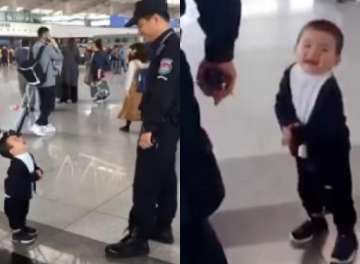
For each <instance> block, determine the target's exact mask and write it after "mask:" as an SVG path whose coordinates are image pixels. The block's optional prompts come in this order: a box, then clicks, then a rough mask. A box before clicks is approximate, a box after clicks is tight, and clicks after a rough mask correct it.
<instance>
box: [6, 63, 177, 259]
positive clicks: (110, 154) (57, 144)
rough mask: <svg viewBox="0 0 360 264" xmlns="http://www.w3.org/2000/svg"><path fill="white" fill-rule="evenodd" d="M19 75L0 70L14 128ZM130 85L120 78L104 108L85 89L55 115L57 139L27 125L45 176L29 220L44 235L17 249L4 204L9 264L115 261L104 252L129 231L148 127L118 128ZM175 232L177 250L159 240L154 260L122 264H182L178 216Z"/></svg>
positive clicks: (113, 82) (154, 245)
mask: <svg viewBox="0 0 360 264" xmlns="http://www.w3.org/2000/svg"><path fill="white" fill-rule="evenodd" d="M16 74H17V73H16V69H15V68H13V67H10V68H8V69H4V68H0V79H1V85H0V90H1V91H0V92H1V97H0V106H1V107H0V124H1V126H2V127H3V126H7V125H9V123H11V121H12V120H11V118H9V117H14V116H15V114H14V113H15V112H14V111H13V110H11V109H12V108H13V105H14V104H16V103H17V102H18V101H19V94H18V87H17V77H16V76H17V75H16ZM82 79H83V76H81V77H80V80H82ZM123 83H124V77H123V76H118V75H117V76H114V77H113V78H112V80H111V87H112V96H111V99H110V100H109V102H108V103H106V104H104V105H94V104H92V103H91V101H90V94H89V89H88V88H87V87H86V86H84V85H81V87H79V93H80V96H79V97H80V102H79V103H78V104H66V105H65V104H62V105H58V106H57V109H56V112H55V113H54V115H53V118H52V123H53V124H54V125H55V126H56V128H57V130H58V133H57V134H56V135H55V136H51V137H47V138H36V137H34V136H32V135H30V134H29V133H28V132H27V127H28V124H25V129H24V133H25V137H26V139H27V140H28V144H29V146H30V149H31V151H32V152H33V154H34V155H35V157H36V158H37V161H38V163H39V165H40V166H42V167H43V169H44V171H45V178H44V180H43V181H41V182H40V183H39V185H38V195H37V196H36V197H35V198H34V199H33V200H32V203H31V210H30V215H29V219H30V220H31V221H33V225H35V226H36V227H38V228H39V230H40V238H39V240H38V242H37V243H36V244H35V245H34V246H33V247H31V248H29V249H26V248H14V247H13V245H12V244H11V242H10V236H9V233H8V231H9V230H8V225H7V220H6V218H5V217H4V215H3V213H2V210H3V208H2V206H1V207H0V263H1V264H8V263H12V264H15V263H16V264H23V263H24V264H26V263H47V264H55V263H56V264H68V263H72V264H73V263H74V264H75V263H89V264H90V263H91V264H102V263H114V262H111V261H110V260H106V259H105V257H104V247H105V244H106V243H113V242H117V241H118V240H119V239H120V238H121V237H122V236H123V231H124V230H125V229H126V227H127V218H128V212H129V209H130V207H131V195H132V181H133V174H134V163H135V154H136V153H135V151H136V143H137V136H138V133H139V130H140V125H139V124H134V126H133V127H132V132H131V133H130V134H122V133H120V132H119V130H118V129H119V127H120V126H121V125H122V123H121V122H120V121H119V120H118V119H117V118H116V116H117V113H118V111H119V109H120V106H121V98H123V91H122V85H123ZM33 118H34V117H31V118H29V120H31V119H33ZM10 126H11V125H10ZM7 164H8V161H7V160H5V159H3V158H1V159H0V171H1V173H0V197H1V199H2V197H3V179H4V177H5V175H6V174H5V173H6V169H7ZM1 203H2V202H1ZM174 230H175V234H176V243H175V245H174V246H163V245H160V244H157V243H151V245H150V246H151V249H152V250H151V256H150V257H149V258H146V259H138V260H133V261H130V260H129V261H117V262H115V263H134V264H135V263H154V264H157V263H159V264H160V263H180V257H179V233H180V232H179V230H180V229H179V220H178V218H177V219H176V220H175V223H174ZM10 252H16V254H11V255H10ZM18 255H21V256H28V257H29V258H30V259H31V260H32V261H33V262H31V261H29V262H19V261H18V259H19V258H20V257H19V256H18ZM3 259H5V260H4V261H3ZM14 259H15V260H14ZM36 261H38V262H36Z"/></svg>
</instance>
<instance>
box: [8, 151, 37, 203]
mask: <svg viewBox="0 0 360 264" xmlns="http://www.w3.org/2000/svg"><path fill="white" fill-rule="evenodd" d="M32 158H33V160H34V157H33V156H32ZM34 166H35V171H34V173H30V172H29V170H28V168H27V167H26V165H25V164H24V162H23V161H22V160H19V159H16V158H13V159H12V160H11V162H10V167H9V169H8V171H7V173H8V177H7V178H6V179H5V194H7V195H9V196H10V197H11V198H14V199H19V200H29V199H31V198H32V191H33V190H34V191H36V181H37V180H39V177H38V175H37V174H36V171H37V170H41V169H40V168H39V167H38V166H37V165H36V163H35V160H34ZM41 171H42V170H41Z"/></svg>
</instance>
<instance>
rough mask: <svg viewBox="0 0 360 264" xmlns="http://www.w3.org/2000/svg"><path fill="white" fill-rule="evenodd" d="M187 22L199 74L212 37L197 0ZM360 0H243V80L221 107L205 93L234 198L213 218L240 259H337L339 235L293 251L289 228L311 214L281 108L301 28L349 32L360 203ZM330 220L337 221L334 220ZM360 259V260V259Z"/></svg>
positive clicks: (340, 72) (291, 262) (350, 111)
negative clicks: (331, 24) (340, 0)
mask: <svg viewBox="0 0 360 264" xmlns="http://www.w3.org/2000/svg"><path fill="white" fill-rule="evenodd" d="M187 2H188V7H189V8H188V10H187V14H186V16H185V17H184V18H183V19H182V21H181V25H182V28H183V38H182V44H181V45H182V47H183V48H184V49H185V51H186V52H187V55H188V59H189V61H190V64H191V66H192V70H193V73H194V74H195V73H196V67H197V65H198V64H199V62H200V61H201V59H202V58H203V52H202V43H203V39H204V36H203V34H202V32H201V29H200V28H199V26H198V25H197V23H196V18H197V11H196V8H195V6H194V4H193V3H192V1H191V0H189V1H187ZM359 13H360V3H355V2H351V1H348V2H346V3H344V4H337V3H336V1H335V0H243V20H242V26H241V29H240V37H239V40H238V42H237V46H236V66H237V67H238V72H239V82H238V87H237V90H236V91H235V95H234V96H233V97H231V98H229V99H227V100H226V101H224V102H223V103H222V104H220V105H219V106H217V107H215V106H214V105H213V103H212V101H211V99H209V98H205V97H204V96H203V95H202V94H201V92H200V91H199V90H197V94H198V98H199V101H200V104H201V107H202V120H203V124H204V126H205V127H206V128H207V129H208V132H209V134H210V136H211V138H212V140H213V143H214V145H215V152H216V154H217V156H218V158H219V163H220V166H221V168H222V170H223V176H224V181H225V185H226V187H227V198H226V200H225V202H224V204H223V206H222V208H221V209H220V210H219V212H218V213H217V214H216V215H215V216H214V217H213V219H212V221H213V223H214V225H215V227H216V229H217V231H218V233H219V236H220V237H221V240H222V241H223V243H224V246H225V248H226V253H227V256H228V258H229V263H232V264H233V263H234V264H264V263H266V264H300V263H301V264H315V263H316V264H322V263H326V261H327V260H329V256H330V254H331V251H332V247H333V245H334V240H335V236H336V233H335V231H334V228H333V227H332V230H331V233H330V235H329V237H327V238H326V239H324V241H317V243H315V244H314V245H312V246H310V247H309V248H308V249H307V250H306V251H303V250H298V249H293V248H292V247H290V245H289V242H288V231H289V230H290V229H291V228H293V227H294V226H295V225H297V224H299V223H300V222H301V221H302V220H303V219H304V217H305V214H304V212H303V210H302V208H301V205H300V202H299V199H298V197H297V193H296V173H295V164H294V162H293V161H292V160H291V159H290V158H289V157H288V155H287V154H286V149H283V148H282V147H281V144H280V133H279V129H278V125H277V122H276V120H275V115H274V111H273V105H274V97H275V94H276V92H277V90H278V85H279V80H280V78H281V76H282V74H283V71H284V69H285V68H286V67H287V66H288V65H290V64H291V63H292V62H293V59H294V53H293V50H294V45H295V40H296V37H297V34H298V32H299V31H300V29H301V27H302V26H303V25H304V24H305V23H306V22H307V21H309V20H310V19H313V18H328V19H331V20H333V21H335V22H336V23H338V24H339V25H340V26H341V27H342V28H343V30H344V33H345V37H346V40H345V42H346V43H345V50H344V53H343V56H342V62H341V65H340V66H339V67H338V69H337V70H336V75H337V77H338V80H339V82H340V84H341V87H342V89H343V94H344V102H345V107H346V112H347V115H348V122H349V126H350V128H351V132H352V134H351V135H352V136H351V139H352V142H353V145H354V149H353V153H352V167H353V174H354V175H353V178H354V193H355V199H356V204H357V208H358V209H359V204H360V203H359V202H360V197H359V194H360V166H359V160H360V148H359V145H360V118H359V116H360V106H359V98H360V89H359V83H360V74H359V72H360V67H359V66H360V49H359V46H360V35H359V25H360V16H359ZM358 212H360V210H358ZM329 221H330V223H332V221H331V219H330V218H329ZM356 263H360V259H359V260H357V262H356Z"/></svg>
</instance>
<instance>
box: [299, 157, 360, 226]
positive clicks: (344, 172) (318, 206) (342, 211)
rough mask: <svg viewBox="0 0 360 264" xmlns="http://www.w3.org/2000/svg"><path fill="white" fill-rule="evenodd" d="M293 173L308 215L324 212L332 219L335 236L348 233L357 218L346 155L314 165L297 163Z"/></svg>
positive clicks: (301, 161) (305, 162) (303, 161)
mask: <svg viewBox="0 0 360 264" xmlns="http://www.w3.org/2000/svg"><path fill="white" fill-rule="evenodd" d="M339 153H340V151H339ZM297 169H298V175H299V182H298V192H299V195H300V198H301V200H302V203H303V206H304V208H305V210H306V211H307V213H308V215H309V216H310V217H311V216H313V215H317V214H321V213H322V212H324V209H325V210H326V211H328V212H330V213H331V214H332V215H333V217H334V222H335V225H336V226H337V229H338V232H339V233H344V232H349V231H352V230H353V229H354V226H355V223H356V218H357V217H356V212H355V209H354V202H353V198H352V180H351V168H350V161H349V153H345V154H340V155H336V156H334V157H331V158H329V159H322V160H318V161H316V160H301V159H298V160H297Z"/></svg>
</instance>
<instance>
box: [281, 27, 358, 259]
mask: <svg viewBox="0 0 360 264" xmlns="http://www.w3.org/2000/svg"><path fill="white" fill-rule="evenodd" d="M343 46H344V36H343V33H342V32H341V30H340V29H339V28H338V27H337V26H336V25H335V24H334V23H332V22H330V21H328V20H314V21H311V22H309V23H308V24H307V25H305V27H304V28H303V29H302V31H301V32H300V34H299V37H298V40H297V45H296V63H294V64H293V65H291V66H290V67H289V68H288V69H286V71H285V73H284V76H283V78H282V80H281V83H280V91H279V92H278V94H277V97H276V106H275V110H276V115H277V118H278V121H279V124H280V127H281V129H282V132H283V144H284V145H287V146H288V147H289V149H290V153H291V154H292V156H294V158H295V159H296V164H297V170H298V175H299V179H298V192H299V195H300V198H301V201H302V203H303V206H304V208H305V210H306V212H307V214H308V216H309V220H307V221H305V222H304V223H303V224H301V225H300V226H299V227H297V228H296V229H294V230H293V231H292V232H291V239H292V241H293V242H295V243H297V244H304V243H307V242H310V241H311V240H312V239H313V238H314V237H315V236H317V235H320V234H324V233H326V232H327V231H328V226H327V222H326V219H325V217H324V214H325V212H330V213H332V215H333V216H334V222H335V225H336V227H337V231H338V236H337V240H336V244H335V248H334V250H333V253H332V263H350V262H351V261H353V260H354V258H355V254H356V251H357V248H358V242H357V238H356V235H355V232H354V227H355V223H356V212H355V209H354V202H353V198H352V182H351V169H350V148H351V145H350V135H349V129H348V126H347V124H346V117H345V114H344V107H343V101H342V94H341V90H340V87H339V85H338V83H337V80H336V78H335V76H334V74H333V69H334V68H335V67H336V66H337V65H338V64H339V62H340V59H341V52H342V49H343Z"/></svg>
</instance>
